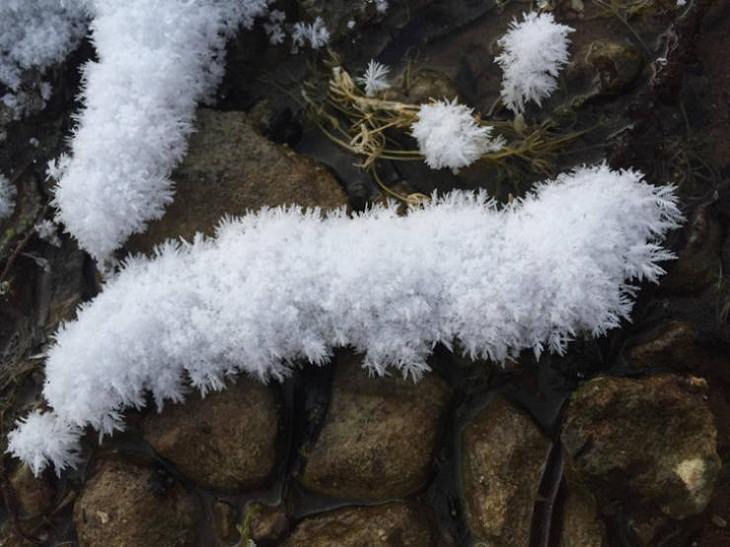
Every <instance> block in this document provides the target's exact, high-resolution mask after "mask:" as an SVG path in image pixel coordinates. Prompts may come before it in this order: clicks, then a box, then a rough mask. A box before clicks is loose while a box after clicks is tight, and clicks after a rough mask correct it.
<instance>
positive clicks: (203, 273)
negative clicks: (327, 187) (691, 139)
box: [9, 165, 681, 471]
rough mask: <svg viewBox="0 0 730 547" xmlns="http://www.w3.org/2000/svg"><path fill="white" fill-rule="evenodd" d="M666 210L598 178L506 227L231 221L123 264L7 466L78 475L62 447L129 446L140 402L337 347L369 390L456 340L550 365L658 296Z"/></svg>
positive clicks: (314, 357)
mask: <svg viewBox="0 0 730 547" xmlns="http://www.w3.org/2000/svg"><path fill="white" fill-rule="evenodd" d="M675 202H676V200H675V197H674V194H673V189H672V188H669V187H664V188H656V187H653V186H651V185H649V184H647V183H645V182H643V181H642V177H641V174H640V173H638V172H636V171H621V172H612V171H610V170H609V169H608V168H607V167H606V166H605V165H602V166H597V167H589V168H581V169H578V170H576V171H575V172H573V173H572V174H568V175H562V176H560V177H558V178H557V179H556V180H554V181H551V182H548V183H545V184H542V185H540V186H539V187H538V188H537V189H536V190H535V191H534V193H532V194H530V195H528V196H527V197H526V198H525V199H524V200H519V201H517V202H515V203H513V204H512V205H510V206H509V207H506V208H502V209H500V208H498V207H497V206H496V205H495V204H494V203H492V202H490V201H489V200H488V199H487V198H486V196H485V195H483V194H479V195H476V196H475V195H472V194H467V193H463V192H453V193H450V194H447V195H445V196H442V197H440V198H438V199H435V200H434V202H433V203H432V204H430V205H427V206H425V207H424V208H413V209H412V210H411V211H410V212H409V214H408V215H407V216H406V217H401V216H398V215H397V213H396V208H395V207H390V208H382V207H377V208H375V209H373V210H371V211H369V212H366V213H363V214H360V215H357V216H355V217H354V218H349V217H348V216H347V215H346V214H345V212H344V211H339V212H335V213H333V214H329V215H327V216H326V217H325V218H324V219H323V218H322V216H321V214H320V212H319V211H316V210H315V211H310V212H301V211H300V210H297V209H267V210H263V211H261V212H259V213H256V214H250V215H248V216H244V217H242V218H238V219H229V220H227V221H225V222H223V224H222V225H221V226H220V228H219V230H218V233H217V236H216V237H215V238H208V239H206V238H203V237H199V238H197V239H196V240H195V241H193V242H192V243H189V244H188V243H167V244H166V245H165V246H163V247H162V248H160V249H159V250H158V252H157V255H156V256H155V257H154V258H151V259H148V258H143V257H137V258H134V259H132V260H130V261H129V262H128V263H127V264H126V265H125V267H124V269H123V270H122V271H121V273H119V274H118V275H117V276H116V277H114V278H113V279H111V280H110V281H109V282H108V283H107V284H106V287H105V288H104V291H103V292H102V293H101V294H100V295H99V296H98V297H97V298H96V299H95V300H94V301H92V302H91V303H89V304H88V305H85V306H83V307H82V308H81V310H80V311H79V313H78V319H77V320H76V321H73V322H71V323H69V324H67V325H65V326H64V327H62V328H61V329H60V331H59V332H58V333H57V339H56V344H55V345H54V346H53V347H52V348H51V350H50V351H49V354H48V360H47V363H46V384H45V387H44V395H45V398H46V400H47V402H48V404H49V405H50V406H51V408H52V409H53V413H48V414H45V415H42V416H34V417H33V422H30V421H29V422H28V423H21V424H20V425H19V428H18V429H16V430H15V431H14V432H12V433H11V434H10V436H9V439H10V451H11V452H12V453H14V454H15V455H16V456H19V457H21V458H22V459H24V460H25V461H27V462H28V463H32V464H33V466H34V469H35V470H36V471H37V470H39V469H40V468H41V467H42V465H43V463H45V462H46V460H50V461H52V462H53V463H54V464H55V465H56V466H57V467H58V468H60V467H63V466H64V465H66V464H69V463H72V461H73V449H72V448H69V447H70V443H69V442H68V439H69V435H73V434H74V432H77V433H76V434H79V433H78V432H80V431H81V430H80V429H79V428H83V427H85V426H87V425H91V426H93V427H94V428H95V429H97V430H99V431H101V432H103V433H106V434H109V433H112V432H113V431H114V430H115V429H121V428H122V426H123V423H122V413H123V412H124V410H125V409H126V408H128V407H142V406H144V404H145V395H146V393H147V392H150V393H151V394H152V395H153V396H154V398H155V400H156V401H157V403H158V405H162V403H163V402H164V401H166V400H171V401H181V400H182V399H183V398H184V396H185V387H184V386H185V384H186V381H187V380H188V379H189V381H190V382H191V383H192V385H193V386H195V387H196V388H198V389H200V390H201V391H203V392H205V391H207V390H211V389H222V388H224V387H225V379H226V377H227V376H228V375H232V374H238V373H240V372H245V373H248V374H251V375H253V376H256V377H258V378H260V379H261V380H263V381H266V380H269V379H272V378H274V379H281V378H283V377H285V376H287V374H288V373H289V372H290V370H291V367H292V366H293V363H295V362H309V363H313V364H322V363H325V362H327V360H328V358H329V357H330V355H331V354H332V351H333V348H335V347H337V346H345V345H351V346H352V347H354V348H355V349H356V350H357V351H360V352H363V353H364V354H365V355H366V360H365V363H366V366H368V367H371V369H372V370H373V371H375V372H376V373H378V374H381V373H383V372H384V371H385V370H386V368H387V367H392V368H394V369H396V370H398V371H400V372H401V373H403V374H404V375H410V376H412V377H415V378H417V377H418V376H420V375H421V374H422V373H424V372H425V371H427V370H428V366H427V365H426V358H427V357H428V355H429V354H430V352H431V351H432V350H433V347H434V344H436V343H437V342H441V343H444V344H446V345H447V346H450V345H451V344H452V343H453V342H454V340H457V339H458V340H459V342H460V346H461V347H462V348H463V351H464V352H465V353H466V354H468V355H470V356H474V357H485V358H489V359H492V360H494V361H497V362H499V361H502V360H505V359H507V358H509V357H511V356H516V355H517V354H518V353H519V352H520V351H522V350H533V351H535V352H536V353H538V354H539V353H540V352H541V351H543V349H548V350H550V351H553V352H558V353H560V352H562V351H564V350H565V348H566V345H567V343H568V342H569V341H570V340H571V339H572V338H573V337H574V336H576V335H578V334H579V333H582V332H587V333H591V334H593V335H599V334H601V333H603V332H605V331H606V330H607V329H610V328H613V327H616V326H617V325H619V322H620V321H621V320H622V319H624V318H627V317H628V315H629V312H630V311H631V307H632V296H633V294H634V292H635V288H634V286H633V285H631V283H632V282H635V281H639V280H649V281H654V282H656V281H657V280H658V278H659V276H660V275H661V274H662V273H663V270H662V269H661V267H660V266H659V265H658V263H659V262H660V261H662V260H666V259H669V258H671V253H669V252H667V251H666V250H664V249H663V248H662V247H661V246H660V244H659V241H660V239H661V238H662V236H663V235H664V234H665V233H666V232H667V231H668V230H670V229H672V228H674V227H675V226H677V222H678V221H679V220H680V217H681V215H680V213H679V211H678V209H677V207H676V203H675ZM41 417H45V418H46V419H47V420H48V421H49V425H48V426H47V427H46V429H51V428H56V429H58V430H62V431H64V433H65V435H64V436H63V438H62V439H61V440H60V441H59V443H62V444H63V445H62V446H49V444H51V443H49V440H48V439H47V438H46V437H45V436H39V435H37V431H38V430H39V429H42V428H41V427H40V426H39V425H38V424H37V423H36V422H37V421H38V420H39V419H40V418H41ZM29 423H30V424H31V425H28V424H29ZM63 424H68V425H66V426H64V425H63ZM59 454H65V455H66V458H64V457H62V456H59Z"/></svg>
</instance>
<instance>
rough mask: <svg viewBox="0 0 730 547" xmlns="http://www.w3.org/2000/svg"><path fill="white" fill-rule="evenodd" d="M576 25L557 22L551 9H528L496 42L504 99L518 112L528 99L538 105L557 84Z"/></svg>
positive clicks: (508, 106) (566, 60)
mask: <svg viewBox="0 0 730 547" xmlns="http://www.w3.org/2000/svg"><path fill="white" fill-rule="evenodd" d="M573 30H574V29H572V28H571V27H569V26H567V25H561V24H559V23H556V22H555V17H553V15H552V14H551V13H541V14H537V13H534V12H532V13H527V14H524V15H523V19H522V21H517V20H514V21H512V23H511V24H510V27H509V31H508V32H507V34H505V35H504V36H503V37H502V38H500V39H499V41H498V42H497V43H498V45H499V47H500V48H502V53H501V54H500V55H499V56H498V57H497V58H496V59H495V61H496V62H497V63H498V64H499V66H500V67H501V68H502V71H503V72H504V76H503V79H502V100H503V101H504V104H505V105H506V106H507V108H509V109H510V110H512V111H513V112H515V113H521V112H524V110H525V104H526V103H528V102H529V101H533V102H535V103H536V104H537V105H538V106H540V105H541V104H542V100H543V99H545V98H547V97H549V96H550V95H551V94H552V93H553V91H555V89H556V88H557V86H558V83H557V76H558V74H559V73H560V70H561V69H562V68H563V67H564V66H565V65H566V64H567V63H568V44H569V40H568V34H569V33H571V32H573Z"/></svg>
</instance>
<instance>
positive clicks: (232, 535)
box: [213, 501, 239, 546]
mask: <svg viewBox="0 0 730 547" xmlns="http://www.w3.org/2000/svg"><path fill="white" fill-rule="evenodd" d="M213 530H214V532H215V537H216V540H217V542H218V545H221V546H223V545H231V544H233V543H235V542H236V540H237V539H238V538H239V534H238V530H236V511H235V510H234V508H233V507H231V506H230V505H229V504H227V503H226V502H224V501H215V502H214V503H213Z"/></svg>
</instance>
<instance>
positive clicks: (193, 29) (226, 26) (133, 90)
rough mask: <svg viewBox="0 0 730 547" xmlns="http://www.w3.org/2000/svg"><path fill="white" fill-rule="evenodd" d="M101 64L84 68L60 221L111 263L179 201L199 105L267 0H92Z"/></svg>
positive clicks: (60, 195) (61, 172) (60, 191)
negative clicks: (176, 179)
mask: <svg viewBox="0 0 730 547" xmlns="http://www.w3.org/2000/svg"><path fill="white" fill-rule="evenodd" d="M90 4H91V11H92V14H93V21H92V23H91V33H92V38H93V41H94V45H95V47H96V51H97V55H98V61H96V62H90V63H88V64H87V65H86V67H85V68H84V89H83V93H82V98H83V102H84V107H83V110H82V111H81V112H80V113H79V115H78V127H77V128H76V130H75V132H74V134H73V138H72V140H71V156H70V158H68V159H67V160H65V161H63V162H61V163H60V164H59V165H60V166H61V167H62V168H61V169H58V170H57V171H56V174H57V175H58V176H59V177H60V180H59V181H58V187H57V191H56V195H55V201H54V204H55V205H56V207H57V208H58V210H59V213H58V216H57V220H58V221H60V222H61V223H63V224H64V225H65V227H66V229H67V230H68V231H69V232H70V233H71V234H72V235H73V236H74V237H75V238H76V239H77V240H78V241H79V243H80V245H81V246H82V247H83V248H84V249H85V250H87V251H88V252H89V253H90V254H92V255H93V256H94V257H95V258H97V259H104V258H106V257H108V256H109V255H110V253H112V252H113V251H114V250H115V249H116V248H118V247H119V246H120V245H121V244H122V243H124V241H125V240H126V239H127V237H129V236H130V235H131V234H133V233H135V232H141V231H143V230H144V229H145V227H146V224H147V222H148V221H150V220H153V219H156V218H159V217H160V216H162V214H163V212H164V209H165V206H166V205H167V204H168V203H169V202H170V201H171V200H172V195H173V191H172V183H171V181H170V179H169V176H170V173H171V171H172V169H173V167H174V166H175V165H176V164H177V163H178V162H179V161H180V160H181V159H182V157H183V155H184V153H185V150H186V138H187V136H188V134H189V133H190V132H191V130H192V127H193V117H194V114H195V107H196V105H197V103H198V101H200V100H203V99H206V98H207V97H209V96H210V95H211V92H212V91H213V90H214V89H215V88H216V85H217V83H218V81H219V80H220V79H221V77H222V75H223V56H224V53H225V51H224V46H225V43H226V39H227V38H228V37H230V36H231V35H232V33H233V32H234V31H235V30H236V29H237V28H238V27H239V25H243V26H244V27H246V26H251V25H252V24H253V20H254V17H256V16H258V15H261V14H263V13H265V11H266V10H267V9H268V8H267V2H266V0H243V1H241V0H199V1H195V2H180V1H178V0H158V1H155V2H148V1H147V0H125V1H124V2H118V1H117V0H90Z"/></svg>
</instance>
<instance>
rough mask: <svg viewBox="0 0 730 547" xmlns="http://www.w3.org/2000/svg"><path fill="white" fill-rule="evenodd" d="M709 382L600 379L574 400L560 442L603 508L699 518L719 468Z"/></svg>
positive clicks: (669, 377)
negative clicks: (616, 504)
mask: <svg viewBox="0 0 730 547" xmlns="http://www.w3.org/2000/svg"><path fill="white" fill-rule="evenodd" d="M705 390H706V382H704V381H703V380H701V379H687V378H682V377H678V376H674V375H658V376H652V377H648V378H644V379H641V380H632V379H628V378H610V377H600V378H596V379H594V380H591V381H589V382H587V383H585V384H584V385H583V386H581V388H580V389H578V391H576V392H575V393H574V394H573V396H572V397H571V400H570V403H569V405H568V408H567V409H566V413H565V420H564V422H563V426H562V440H563V443H564V444H565V446H566V448H567V450H568V452H569V453H570V455H571V456H572V458H573V459H574V462H575V465H576V469H577V473H578V475H579V476H580V478H581V479H582V480H584V481H585V483H586V484H587V485H588V486H589V488H590V489H591V490H592V491H593V492H595V493H596V495H597V496H598V497H599V498H600V499H601V500H602V501H603V502H604V503H605V502H607V501H609V500H613V501H616V500H621V501H622V502H623V503H625V504H626V509H627V510H628V511H629V512H630V511H632V510H636V509H637V508H638V507H643V508H647V507H649V506H652V507H654V508H656V509H659V510H660V511H661V512H662V513H663V514H665V515H667V516H669V517H671V518H674V519H684V518H686V517H689V516H692V515H696V514H698V513H701V512H702V511H703V510H704V509H705V507H706V506H707V504H708V502H709V500H710V496H711V494H712V491H713V486H714V483H715V480H716V478H717V474H718V471H719V469H720V463H721V462H720V458H719V456H718V453H717V430H716V428H715V424H714V418H713V416H712V413H711V412H710V409H709V408H708V406H707V404H706V403H705V401H704V393H705Z"/></svg>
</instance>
